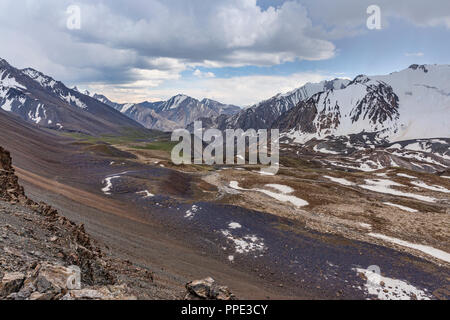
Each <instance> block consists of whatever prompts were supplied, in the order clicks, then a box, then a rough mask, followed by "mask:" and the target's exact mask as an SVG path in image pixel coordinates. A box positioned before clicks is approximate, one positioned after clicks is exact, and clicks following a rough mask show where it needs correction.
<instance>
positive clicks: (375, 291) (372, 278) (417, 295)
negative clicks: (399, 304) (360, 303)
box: [353, 268, 431, 300]
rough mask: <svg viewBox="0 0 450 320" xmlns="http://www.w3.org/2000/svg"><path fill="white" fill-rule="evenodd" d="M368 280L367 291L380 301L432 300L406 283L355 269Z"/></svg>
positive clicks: (423, 292) (365, 270)
mask: <svg viewBox="0 0 450 320" xmlns="http://www.w3.org/2000/svg"><path fill="white" fill-rule="evenodd" d="M353 270H355V271H356V272H357V273H358V274H363V275H364V276H365V278H367V282H366V284H365V286H364V287H365V289H366V290H367V293H368V294H369V295H371V296H376V297H377V298H378V299H379V300H415V299H418V300H431V296H430V295H429V294H427V293H426V292H425V291H423V290H420V289H418V288H416V287H414V286H412V285H410V284H408V283H407V282H405V281H402V280H397V279H392V278H388V277H384V276H382V275H380V274H377V273H375V272H373V271H372V270H367V269H360V268H357V269H353Z"/></svg>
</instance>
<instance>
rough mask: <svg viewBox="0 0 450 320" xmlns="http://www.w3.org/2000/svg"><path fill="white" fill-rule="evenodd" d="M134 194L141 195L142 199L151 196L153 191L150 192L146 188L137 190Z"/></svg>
mask: <svg viewBox="0 0 450 320" xmlns="http://www.w3.org/2000/svg"><path fill="white" fill-rule="evenodd" d="M136 194H138V195H142V198H144V199H146V198H152V197H154V196H155V195H154V194H153V193H150V192H149V191H148V190H144V191H139V192H136Z"/></svg>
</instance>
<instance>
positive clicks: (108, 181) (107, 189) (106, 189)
mask: <svg viewBox="0 0 450 320" xmlns="http://www.w3.org/2000/svg"><path fill="white" fill-rule="evenodd" d="M118 178H120V176H113V177H108V178H106V179H105V180H103V183H106V186H105V187H104V188H103V189H102V191H103V193H104V194H106V195H111V190H112V187H113V184H112V180H114V179H118Z"/></svg>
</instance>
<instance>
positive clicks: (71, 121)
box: [0, 59, 450, 143]
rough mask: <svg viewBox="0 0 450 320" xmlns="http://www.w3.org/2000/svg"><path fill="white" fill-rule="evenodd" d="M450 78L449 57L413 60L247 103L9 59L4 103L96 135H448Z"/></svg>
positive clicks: (45, 121) (0, 98)
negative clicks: (157, 94)
mask: <svg viewBox="0 0 450 320" xmlns="http://www.w3.org/2000/svg"><path fill="white" fill-rule="evenodd" d="M449 78H450V66H449V65H412V66H410V67H409V68H407V69H405V70H402V71H399V72H393V73H391V74H388V75H382V76H365V75H360V76H357V77H356V78H355V79H353V80H352V81H350V80H346V79H334V80H331V81H322V82H320V83H307V84H306V85H304V86H302V87H300V88H298V89H295V90H293V91H291V92H288V93H285V94H278V95H276V96H274V97H272V98H270V99H267V100H264V101H262V102H260V103H258V104H256V105H253V106H251V107H248V108H244V109H242V108H240V107H238V106H234V105H228V104H223V103H220V102H218V101H214V100H211V99H203V100H197V99H194V98H192V97H189V96H187V95H183V94H179V95H176V96H174V97H172V98H170V99H169V100H167V101H157V102H142V103H137V104H133V103H124V104H121V103H116V102H113V101H111V100H110V99H108V98H107V97H106V96H104V95H101V94H97V93H94V94H92V93H90V92H88V91H84V92H81V91H80V90H78V89H77V88H76V87H74V88H72V89H69V88H67V87H66V86H65V85H64V84H63V83H62V82H59V81H56V80H54V79H53V78H51V77H49V76H47V75H44V74H43V73H41V72H39V71H37V70H34V69H31V68H27V69H22V70H19V69H17V68H14V67H12V66H11V65H9V64H8V62H6V61H5V60H3V59H1V60H0V107H1V108H2V109H3V110H4V111H8V112H12V113H14V114H16V115H18V116H19V117H20V118H22V119H23V120H26V121H28V122H32V123H34V124H36V125H38V126H40V127H45V128H50V129H56V130H63V131H69V132H82V133H87V134H94V135H95V134H103V133H116V132H119V131H121V130H123V128H144V127H145V128H147V129H155V130H160V131H173V130H174V129H178V128H192V123H193V122H194V121H196V120H202V121H203V124H204V126H205V127H209V128H218V129H220V130H225V129H243V130H247V129H250V128H252V129H256V130H258V129H269V128H277V129H280V131H281V132H282V135H283V137H284V139H288V140H290V141H293V142H297V143H306V142H308V141H310V140H311V139H318V140H320V139H325V138H329V137H339V136H348V135H354V134H361V133H363V134H366V135H367V136H370V137H372V138H371V143H373V142H374V141H379V142H380V143H381V142H395V141H404V140H411V139H427V138H446V137H448V136H449V130H448V128H449V127H450V124H449V121H448V119H449V118H448V114H449V111H450V83H449V82H448V79H449Z"/></svg>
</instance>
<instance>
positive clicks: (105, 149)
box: [84, 144, 136, 159]
mask: <svg viewBox="0 0 450 320" xmlns="http://www.w3.org/2000/svg"><path fill="white" fill-rule="evenodd" d="M84 150H85V151H88V152H92V153H95V154H99V155H102V156H107V157H114V158H125V159H136V156H135V155H133V154H131V153H128V152H124V151H120V150H119V149H116V148H114V147H112V146H110V145H107V144H96V145H90V146H88V147H85V148H84Z"/></svg>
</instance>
